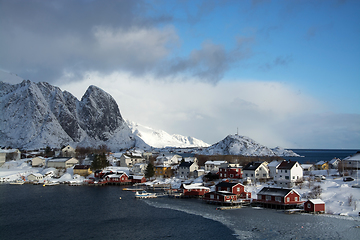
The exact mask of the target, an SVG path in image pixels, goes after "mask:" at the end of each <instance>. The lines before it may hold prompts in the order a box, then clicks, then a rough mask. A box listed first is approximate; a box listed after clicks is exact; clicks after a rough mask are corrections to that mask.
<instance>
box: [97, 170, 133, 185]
mask: <svg viewBox="0 0 360 240" xmlns="http://www.w3.org/2000/svg"><path fill="white" fill-rule="evenodd" d="M104 179H105V182H106V183H107V184H115V185H123V184H129V183H131V180H129V176H128V175H127V174H126V173H125V172H116V173H113V174H109V175H106V176H105V178H104Z"/></svg>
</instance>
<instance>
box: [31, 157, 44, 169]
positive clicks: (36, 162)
mask: <svg viewBox="0 0 360 240" xmlns="http://www.w3.org/2000/svg"><path fill="white" fill-rule="evenodd" d="M45 165H46V159H45V158H44V157H34V158H33V159H31V166H32V167H42V166H45Z"/></svg>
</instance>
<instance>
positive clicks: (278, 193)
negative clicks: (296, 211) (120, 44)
mask: <svg viewBox="0 0 360 240" xmlns="http://www.w3.org/2000/svg"><path fill="white" fill-rule="evenodd" d="M300 197H301V196H300V194H299V193H298V192H297V191H295V190H293V189H289V188H271V187H264V188H263V189H261V190H260V192H258V194H257V199H254V200H253V202H256V203H259V204H261V205H262V206H263V207H267V208H276V209H279V208H280V209H283V208H295V207H297V206H298V205H300V204H302V203H303V201H301V199H300Z"/></svg>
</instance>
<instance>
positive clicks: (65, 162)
mask: <svg viewBox="0 0 360 240" xmlns="http://www.w3.org/2000/svg"><path fill="white" fill-rule="evenodd" d="M76 164H79V160H77V159H76V158H70V157H69V158H53V159H49V160H48V161H47V163H46V167H48V168H51V167H53V168H71V167H73V166H75V165H76Z"/></svg>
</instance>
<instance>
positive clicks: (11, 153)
mask: <svg viewBox="0 0 360 240" xmlns="http://www.w3.org/2000/svg"><path fill="white" fill-rule="evenodd" d="M20 159H21V152H20V150H19V149H0V164H1V163H2V164H4V163H5V162H8V161H13V160H14V161H18V160H20ZM2 164H1V165H2Z"/></svg>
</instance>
